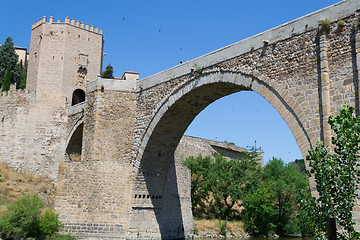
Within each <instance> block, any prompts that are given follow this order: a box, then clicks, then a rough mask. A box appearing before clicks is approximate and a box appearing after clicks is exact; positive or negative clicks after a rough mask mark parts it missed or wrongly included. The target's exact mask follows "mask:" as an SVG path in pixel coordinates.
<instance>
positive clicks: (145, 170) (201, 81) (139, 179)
mask: <svg viewBox="0 0 360 240" xmlns="http://www.w3.org/2000/svg"><path fill="white" fill-rule="evenodd" d="M239 91H255V92H257V93H259V94H260V95H261V96H263V97H264V98H265V99H267V100H268V101H269V102H270V103H271V104H272V105H273V106H274V107H275V108H276V109H277V110H278V111H279V113H280V115H281V116H282V117H283V119H284V120H285V122H286V123H287V124H288V126H289V127H290V130H291V131H292V133H293V134H294V131H296V133H295V134H294V136H295V138H296V140H297V142H299V141H305V142H306V143H307V144H304V145H303V146H300V149H301V148H302V149H301V150H302V152H304V151H307V150H308V149H309V148H310V146H311V143H310V139H309V136H307V134H306V131H305V128H304V127H303V124H302V123H301V121H300V119H299V118H298V117H297V115H296V113H295V110H294V109H293V108H292V107H293V106H291V105H289V104H287V102H286V101H285V100H284V99H283V98H282V96H281V95H280V94H279V93H278V92H276V91H275V90H274V89H273V88H272V87H271V86H267V85H266V84H265V83H264V82H261V81H259V80H258V79H256V78H254V77H252V76H248V75H245V74H239V73H212V74H208V75H200V76H199V77H197V78H195V79H193V80H191V81H188V82H187V83H185V84H183V85H182V86H180V87H178V88H177V89H174V90H173V91H172V93H171V94H170V95H169V96H168V97H167V98H166V99H165V100H163V101H162V102H161V103H160V104H159V105H158V108H157V109H158V110H157V111H156V113H155V114H154V115H153V118H152V121H151V123H150V124H149V126H148V128H147V130H146V133H145V134H144V137H143V140H142V144H141V146H140V149H139V152H138V155H137V161H138V162H136V163H135V166H136V173H135V175H136V179H135V186H134V193H135V195H136V196H139V195H140V196H145V198H146V197H148V196H149V200H148V201H147V202H146V199H145V200H142V201H139V200H136V199H135V200H134V204H133V206H134V209H137V211H145V212H146V211H152V213H153V214H154V215H153V218H154V219H153V220H155V219H156V222H157V223H158V225H154V226H149V227H155V228H156V227H159V231H160V233H161V236H169V234H170V235H171V234H175V235H176V234H179V235H178V237H181V234H183V232H179V231H176V230H177V229H184V228H185V229H189V228H191V226H190V224H189V222H188V220H186V219H185V218H186V216H189V211H190V215H191V207H190V208H187V207H185V208H184V207H183V203H182V202H181V201H182V200H181V199H182V197H183V196H179V191H178V186H177V184H176V183H177V181H178V177H177V175H176V171H175V159H174V152H175V149H176V148H177V145H178V143H179V141H180V139H181V137H182V136H183V134H184V132H185V131H186V129H187V127H188V126H189V125H190V123H191V122H192V121H193V119H194V118H195V117H196V116H197V115H198V114H199V113H200V112H201V111H202V110H203V109H205V108H206V107H207V106H208V105H209V104H211V103H212V102H214V101H216V100H217V99H220V98H222V97H224V96H227V95H230V94H232V93H236V92H239ZM219 124H224V123H219ZM209 131H211V130H210V129H209ZM152 196H161V199H160V200H159V199H154V200H152ZM179 206H181V207H180V208H179ZM141 214H144V213H143V212H142V213H141ZM169 216H171V217H169ZM134 217H136V214H134Z"/></svg>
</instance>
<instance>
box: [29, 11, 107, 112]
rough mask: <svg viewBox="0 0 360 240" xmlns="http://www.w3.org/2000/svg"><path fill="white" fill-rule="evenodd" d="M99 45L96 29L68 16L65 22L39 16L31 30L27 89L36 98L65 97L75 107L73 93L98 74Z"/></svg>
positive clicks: (101, 51)
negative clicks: (31, 91)
mask: <svg viewBox="0 0 360 240" xmlns="http://www.w3.org/2000/svg"><path fill="white" fill-rule="evenodd" d="M103 44H104V39H103V36H102V30H100V31H99V30H98V28H94V27H93V26H90V27H89V25H88V24H84V23H80V22H79V21H75V20H74V19H71V20H70V18H68V17H66V18H65V22H61V21H60V20H58V21H56V22H54V19H53V17H50V18H49V21H47V19H46V17H43V18H42V19H40V20H39V21H37V22H36V23H34V24H33V25H32V29H31V41H30V53H29V67H28V75H27V79H28V80H27V90H36V92H37V98H38V99H50V98H51V99H56V98H61V97H66V98H67V100H68V101H69V102H70V101H72V100H74V101H75V104H76V102H77V101H78V99H74V98H79V96H78V95H76V93H75V91H76V90H77V89H81V90H82V91H85V87H86V80H87V79H89V80H94V79H96V78H97V76H98V74H100V73H101V68H102V57H103ZM77 92H80V93H81V91H79V90H78V91H77ZM74 93H75V95H74V96H73V94H74ZM83 93H84V92H83ZM82 96H85V94H81V96H80V98H81V97H82ZM74 101H73V104H74ZM73 104H72V105H73Z"/></svg>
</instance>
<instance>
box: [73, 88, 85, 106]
mask: <svg viewBox="0 0 360 240" xmlns="http://www.w3.org/2000/svg"><path fill="white" fill-rule="evenodd" d="M84 101H85V92H84V91H83V90H81V89H76V90H75V91H74V92H73V95H72V103H71V106H73V105H76V104H78V103H81V102H84Z"/></svg>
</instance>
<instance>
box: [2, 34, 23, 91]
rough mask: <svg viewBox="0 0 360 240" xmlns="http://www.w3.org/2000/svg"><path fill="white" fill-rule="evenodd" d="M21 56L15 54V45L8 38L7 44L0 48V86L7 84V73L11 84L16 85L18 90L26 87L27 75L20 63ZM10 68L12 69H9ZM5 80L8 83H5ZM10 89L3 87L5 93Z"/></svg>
mask: <svg viewBox="0 0 360 240" xmlns="http://www.w3.org/2000/svg"><path fill="white" fill-rule="evenodd" d="M18 59H19V56H18V55H17V54H16V52H15V48H14V43H13V41H12V39H11V37H8V38H7V39H6V41H5V43H4V44H3V45H2V46H0V84H1V85H2V84H7V85H8V81H9V79H5V75H6V72H8V77H9V75H10V84H14V83H16V84H17V86H16V88H17V89H24V88H25V86H26V74H25V73H24V69H23V62H22V61H21V62H20V63H18ZM9 66H10V69H9ZM5 80H6V81H7V82H6V83H5ZM9 86H10V85H9ZM8 88H10V87H8V86H5V87H2V89H3V91H8V90H6V89H8Z"/></svg>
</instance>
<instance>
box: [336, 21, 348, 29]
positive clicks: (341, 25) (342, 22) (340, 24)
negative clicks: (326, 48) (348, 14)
mask: <svg viewBox="0 0 360 240" xmlns="http://www.w3.org/2000/svg"><path fill="white" fill-rule="evenodd" d="M337 25H338V27H340V28H342V27H345V25H346V23H345V21H344V20H339V21H338V22H337Z"/></svg>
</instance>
